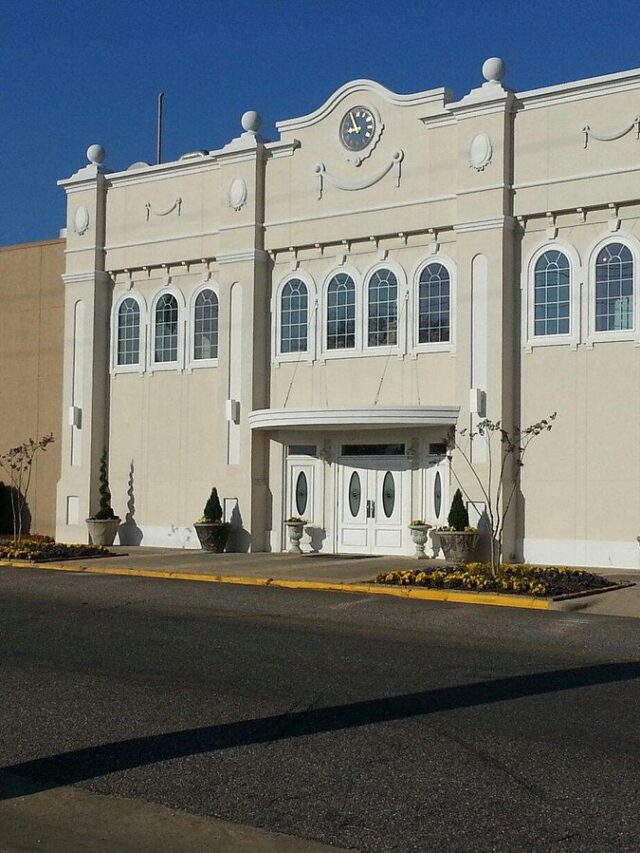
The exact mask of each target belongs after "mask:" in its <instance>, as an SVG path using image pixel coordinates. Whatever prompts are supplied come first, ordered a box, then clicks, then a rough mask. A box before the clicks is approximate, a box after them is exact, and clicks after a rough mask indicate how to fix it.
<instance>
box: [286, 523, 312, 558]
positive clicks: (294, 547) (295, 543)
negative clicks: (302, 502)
mask: <svg viewBox="0 0 640 853" xmlns="http://www.w3.org/2000/svg"><path fill="white" fill-rule="evenodd" d="M306 523H307V522H306V521H305V519H304V518H299V517H298V516H297V515H292V516H291V517H290V518H288V519H287V520H286V521H285V524H286V525H287V533H288V534H289V542H290V547H289V552H288V553H289V554H302V548H301V547H300V540H301V539H302V534H303V532H304V526H305V524H306Z"/></svg>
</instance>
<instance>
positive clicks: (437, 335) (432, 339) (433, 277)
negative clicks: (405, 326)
mask: <svg viewBox="0 0 640 853" xmlns="http://www.w3.org/2000/svg"><path fill="white" fill-rule="evenodd" d="M450 290H451V280H450V277H449V271H448V270H447V268H446V267H444V266H443V265H442V264H438V263H433V264H428V265H427V266H426V267H425V268H424V269H423V270H422V272H421V273H420V282H419V286H418V343H420V344H430V343H440V342H443V341H444V342H446V341H449V340H450V336H451V326H450Z"/></svg>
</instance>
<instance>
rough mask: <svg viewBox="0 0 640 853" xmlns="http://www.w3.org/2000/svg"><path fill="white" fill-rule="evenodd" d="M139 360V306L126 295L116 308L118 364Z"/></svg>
mask: <svg viewBox="0 0 640 853" xmlns="http://www.w3.org/2000/svg"><path fill="white" fill-rule="evenodd" d="M139 361H140V306H139V305H138V303H137V302H136V300H135V299H132V298H131V297H130V296H128V297H127V298H126V299H124V300H123V301H122V302H121V303H120V307H119V308H118V353H117V363H118V364H138V363H139Z"/></svg>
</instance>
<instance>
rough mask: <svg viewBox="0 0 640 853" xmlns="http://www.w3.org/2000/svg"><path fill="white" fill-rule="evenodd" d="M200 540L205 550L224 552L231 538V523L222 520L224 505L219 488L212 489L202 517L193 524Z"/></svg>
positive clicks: (217, 552)
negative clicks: (221, 501) (222, 504)
mask: <svg viewBox="0 0 640 853" xmlns="http://www.w3.org/2000/svg"><path fill="white" fill-rule="evenodd" d="M193 526H194V527H195V529H196V533H197V534H198V539H199V540H200V547H201V548H202V550H203V551H213V552H214V553H216V554H222V552H223V551H224V549H225V547H226V545H227V539H228V538H229V532H230V531H231V525H230V524H229V522H227V521H223V520H222V506H221V504H220V499H219V498H218V490H217V489H216V488H215V486H214V488H213V489H211V494H210V495H209V499H208V501H207V502H206V504H205V507H204V512H203V513H202V518H201V519H200V521H197V522H196V523H195V524H194V525H193Z"/></svg>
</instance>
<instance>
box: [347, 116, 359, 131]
mask: <svg viewBox="0 0 640 853" xmlns="http://www.w3.org/2000/svg"><path fill="white" fill-rule="evenodd" d="M349 118H350V119H351V125H352V127H351V130H350V131H349V133H360V125H359V124H356V120H355V119H354V117H353V112H350V113H349Z"/></svg>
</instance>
